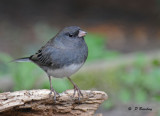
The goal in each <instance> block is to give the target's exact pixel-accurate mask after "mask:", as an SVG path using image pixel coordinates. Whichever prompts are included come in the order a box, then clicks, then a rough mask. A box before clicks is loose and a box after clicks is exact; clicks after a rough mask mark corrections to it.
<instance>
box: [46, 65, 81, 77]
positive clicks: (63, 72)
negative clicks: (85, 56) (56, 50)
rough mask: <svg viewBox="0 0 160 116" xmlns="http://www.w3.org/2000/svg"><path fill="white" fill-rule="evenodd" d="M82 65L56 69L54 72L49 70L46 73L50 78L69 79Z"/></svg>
mask: <svg viewBox="0 0 160 116" xmlns="http://www.w3.org/2000/svg"><path fill="white" fill-rule="evenodd" d="M82 65H83V63H82V64H72V65H69V66H66V67H63V68H62V69H56V70H51V69H48V70H47V73H48V74H49V75H50V76H53V77H56V78H62V77H70V76H71V75H72V74H74V73H75V72H77V71H78V70H79V69H80V68H81V67H82Z"/></svg>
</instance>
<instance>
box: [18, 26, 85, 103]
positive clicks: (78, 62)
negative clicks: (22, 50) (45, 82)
mask: <svg viewBox="0 0 160 116" xmlns="http://www.w3.org/2000/svg"><path fill="white" fill-rule="evenodd" d="M85 35H86V32H85V31H82V30H81V29H80V27H77V26H70V27H65V28H64V29H63V30H61V31H60V32H59V33H58V34H57V35H56V36H55V37H53V38H52V39H51V40H49V41H48V42H47V43H46V45H44V46H43V47H42V48H41V49H40V50H38V52H37V53H36V54H34V55H32V56H30V57H26V58H20V59H16V60H15V61H16V62H25V61H32V62H34V63H35V64H37V65H38V66H39V67H40V68H42V69H43V70H44V71H45V72H46V73H47V75H48V77H49V82H50V90H51V92H50V94H51V93H52V92H54V100H56V94H58V93H57V92H56V91H55V90H54V89H53V86H52V83H51V76H53V77H56V78H62V77H67V78H68V79H69V80H70V81H71V83H72V84H73V86H74V94H73V96H74V95H75V93H76V91H77V93H78V98H79V99H80V96H82V97H83V94H82V93H81V91H80V89H79V88H78V86H77V85H76V84H75V83H73V81H72V80H71V79H70V76H71V75H72V74H74V73H75V72H77V71H78V70H79V69H80V68H81V67H82V65H83V64H84V62H85V61H86V59H87V56H88V47H87V45H86V43H85V40H84V36H85Z"/></svg>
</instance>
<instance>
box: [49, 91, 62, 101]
mask: <svg viewBox="0 0 160 116" xmlns="http://www.w3.org/2000/svg"><path fill="white" fill-rule="evenodd" d="M52 93H54V97H53V100H54V101H56V97H57V95H58V96H60V95H59V93H57V92H56V91H55V90H54V89H53V88H51V91H50V93H49V96H51V94H52Z"/></svg>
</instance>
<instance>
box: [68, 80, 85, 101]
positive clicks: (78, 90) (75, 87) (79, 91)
mask: <svg viewBox="0 0 160 116" xmlns="http://www.w3.org/2000/svg"><path fill="white" fill-rule="evenodd" d="M67 78H68V79H69V81H70V82H71V83H72V84H73V86H74V93H73V97H74V96H75V94H76V91H77V93H78V99H79V100H80V96H82V97H83V94H82V92H81V90H80V89H79V87H78V86H77V85H76V84H75V83H74V82H73V81H72V80H71V78H70V77H67Z"/></svg>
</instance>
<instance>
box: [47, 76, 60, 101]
mask: <svg viewBox="0 0 160 116" xmlns="http://www.w3.org/2000/svg"><path fill="white" fill-rule="evenodd" d="M48 77H49V83H50V90H51V92H50V93H49V95H51V94H52V92H53V93H54V101H56V95H59V93H57V92H56V91H55V90H54V89H53V86H52V81H51V76H48Z"/></svg>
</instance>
